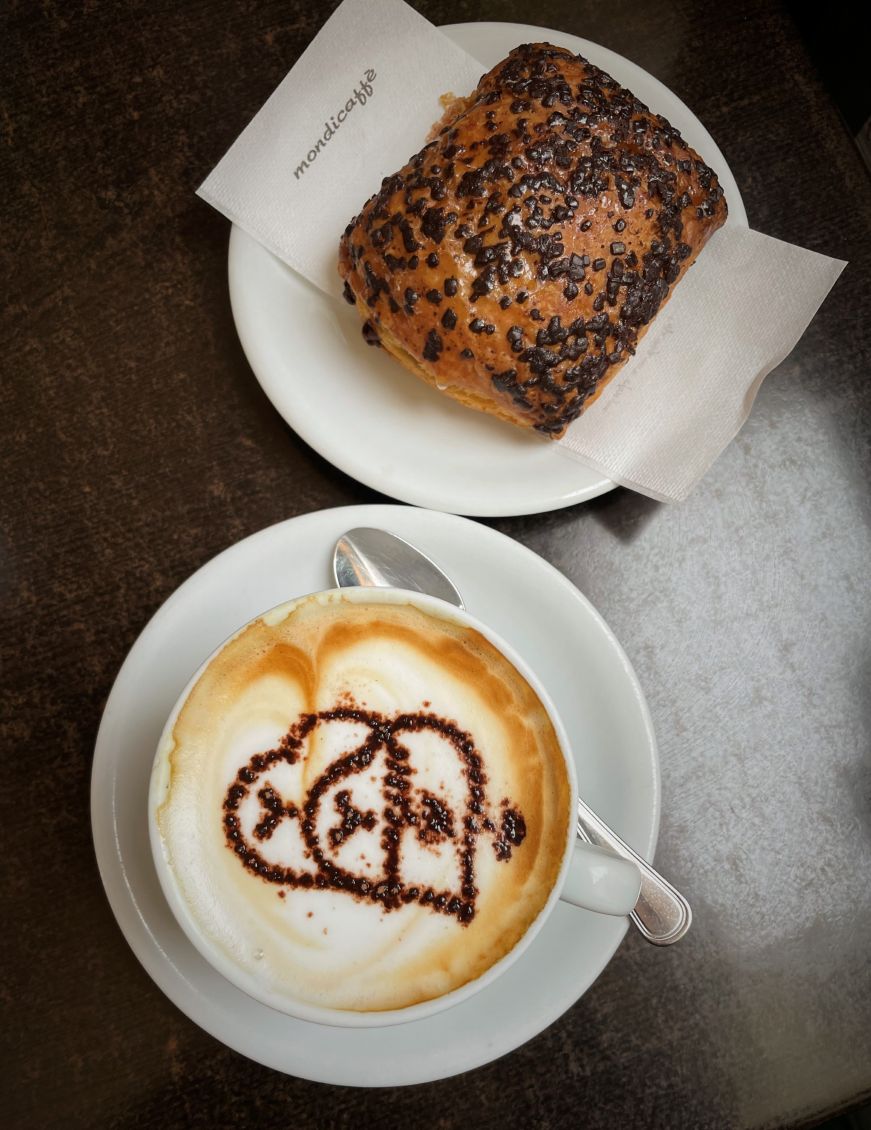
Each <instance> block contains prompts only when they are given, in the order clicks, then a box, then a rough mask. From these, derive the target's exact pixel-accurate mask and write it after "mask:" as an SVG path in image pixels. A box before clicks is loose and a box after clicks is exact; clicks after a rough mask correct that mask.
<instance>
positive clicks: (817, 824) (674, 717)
mask: <svg viewBox="0 0 871 1130" xmlns="http://www.w3.org/2000/svg"><path fill="white" fill-rule="evenodd" d="M417 6H418V8H419V10H420V11H421V12H422V14H424V15H425V16H427V17H428V18H429V19H431V20H432V21H433V22H434V23H453V22H460V21H467V20H478V19H480V20H503V21H516V22H523V23H528V24H530V23H531V24H536V25H538V26H541V27H550V28H556V29H561V30H563V31H565V32H571V33H574V34H577V35H581V36H583V37H585V38H587V39H590V40H592V41H594V42H597V43H600V44H602V45H604V46H607V47H609V48H611V49H613V50H615V51H617V52H618V53H619V54H621V55H624V56H626V57H628V58H630V59H632V60H633V61H634V62H636V63H638V64H639V65H640V66H641V67H643V68H644V69H645V70H647V71H649V72H651V73H652V74H653V75H655V76H656V77H657V78H659V79H660V80H661V81H662V82H664V83H665V84H666V85H667V86H668V87H669V88H670V89H671V90H672V91H674V92H675V93H676V94H677V95H678V96H679V97H680V98H681V99H682V100H683V101H684V102H685V103H686V104H687V105H688V106H689V107H691V109H692V110H693V111H694V112H695V113H696V114H697V115H698V117H699V118H700V119H701V120H702V121H703V122H704V123H705V125H706V126H707V128H708V129H709V131H710V132H711V134H712V135H713V137H714V138H715V139H716V141H717V143H718V145H719V146H720V148H721V150H722V152H723V154H724V155H725V157H726V160H727V161H728V163H729V166H730V167H731V169H732V171H733V173H734V175H735V177H736V180H737V182H738V184H739V186H740V188H741V191H742V194H743V198H744V202H745V205H746V208H747V212H748V215H749V220H750V224H751V226H753V227H755V228H757V229H759V230H761V231H764V232H766V233H768V234H770V235H772V236H776V237H778V238H781V239H784V240H788V241H790V242H793V243H798V244H801V245H803V246H805V247H808V248H811V249H813V250H816V251H819V252H823V253H825V254H827V255H831V256H834V257H838V258H843V259H847V260H849V266H848V268H847V269H846V271H845V272H844V274H843V276H842V277H841V279H840V280H839V282H838V283H837V285H836V287H835V289H834V290H833V292H832V294H831V295H830V296H829V298H828V300H827V301H826V303H825V304H824V306H823V307H822V309H821V310H820V312H819V314H818V315H817V317H816V318H815V319H814V321H813V323H812V324H811V326H810V328H809V329H808V331H807V333H806V334H805V335H804V337H803V338H802V340H801V342H800V343H799V345H798V346H797V348H796V349H795V350H794V352H793V353H792V354H791V356H790V357H788V358H787V360H786V361H784V362H783V363H782V364H781V365H780V366H779V367H778V368H777V369H776V370H775V371H774V372H773V373H772V374H771V375H770V376H769V377H768V379H767V380H766V381H765V383H764V385H763V387H762V389H761V392H760V394H759V397H758V400H757V403H756V406H755V409H754V411H753V413H752V416H751V417H750V420H749V422H748V423H747V425H746V426H745V427H744V429H743V430H742V431H741V433H740V434H739V436H738V438H737V439H736V440H735V441H734V442H733V443H732V444H731V445H730V446H729V448H728V449H727V450H726V451H725V453H724V454H723V455H722V457H721V458H720V459H719V460H718V461H717V463H716V464H715V465H714V466H713V468H712V469H711V471H710V472H709V473H708V475H707V476H706V477H705V478H704V479H703V480H702V482H701V483H700V484H699V486H698V487H697V489H696V490H695V492H694V493H693V494H692V496H691V497H690V499H689V500H688V501H687V502H685V503H683V504H681V505H674V506H671V505H662V504H658V503H654V502H651V501H649V500H647V499H646V498H644V497H641V496H640V495H637V494H633V493H631V492H629V491H627V490H623V489H618V490H615V491H613V492H611V493H609V494H606V495H604V496H602V497H600V498H598V499H595V500H593V501H592V502H589V503H586V504H582V505H577V506H573V507H570V508H567V509H563V510H558V511H554V512H551V513H546V514H540V515H534V516H529V517H522V518H508V519H500V520H498V521H490V522H488V524H490V525H492V526H494V527H495V528H497V529H499V530H500V531H502V532H504V533H506V534H508V535H510V536H511V537H512V538H515V539H517V540H519V541H520V542H522V543H523V544H525V545H527V546H529V547H530V548H531V549H533V550H534V551H535V552H536V553H538V554H540V555H541V556H542V557H544V558H545V559H546V560H548V561H549V562H551V563H552V564H553V565H554V566H556V568H557V569H559V570H561V571H562V572H563V573H564V574H565V575H566V577H568V578H569V579H570V580H571V581H572V582H574V584H575V585H577V586H578V587H579V588H580V589H581V590H582V591H583V592H584V593H585V594H586V595H587V596H588V597H589V599H590V600H591V601H592V602H593V604H594V605H595V606H596V607H597V608H598V609H599V611H600V612H601V613H602V615H603V616H604V617H605V619H606V620H607V621H608V623H609V624H610V625H611V627H612V628H613V629H614V631H615V633H616V635H617V636H618V638H619V639H620V641H621V643H622V644H623V646H624V648H625V650H626V651H627V653H628V655H629V658H630V660H631V661H632V663H633V665H634V667H635V669H636V671H637V673H638V676H639V679H640V682H641V685H642V686H643V688H644V691H645V694H646V697H647V701H648V703H649V706H650V710H651V713H652V716H653V722H654V725H655V729H656V733H657V737H658V742H659V749H660V758H661V770H662V793H663V807H662V824H661V831H660V838H659V846H658V851H657V862H658V864H659V865H660V866H661V867H662V869H663V870H664V871H665V872H666V873H667V874H669V875H670V876H671V877H673V879H674V881H675V882H676V884H677V885H678V886H679V887H681V888H682V889H683V890H684V891H686V893H687V895H688V896H689V898H690V900H691V902H692V903H693V906H694V909H695V922H694V925H693V929H692V930H691V932H690V934H689V935H688V936H687V937H686V939H684V941H682V942H681V943H680V944H679V945H677V946H675V947H673V948H671V949H662V950H657V949H654V948H652V947H650V946H647V945H645V943H644V942H642V941H641V940H640V939H639V938H638V937H637V936H632V935H630V936H627V938H626V940H625V942H624V943H623V944H622V946H621V947H620V949H619V950H618V952H617V954H616V956H615V957H614V959H613V960H612V961H611V963H610V964H609V965H608V966H607V968H606V969H605V971H604V973H603V974H602V975H601V977H600V978H599V979H598V980H597V981H596V983H595V984H594V986H593V987H592V988H591V989H590V990H589V992H587V993H586V994H585V995H584V996H583V997H582V998H581V1000H580V1001H578V1002H577V1003H576V1004H575V1005H573V1006H572V1007H571V1008H569V1009H568V1011H566V1013H565V1014H564V1015H563V1016H562V1017H561V1018H560V1019H559V1020H557V1021H556V1022H555V1023H554V1024H553V1025H552V1026H551V1027H550V1028H548V1029H547V1030H546V1031H544V1032H543V1033H542V1034H541V1035H539V1036H538V1037H536V1038H535V1039H533V1040H532V1041H531V1042H529V1043H528V1044H526V1045H524V1046H523V1047H521V1048H520V1049H518V1050H517V1051H515V1052H513V1053H511V1054H509V1055H507V1056H505V1057H503V1058H501V1059H499V1060H497V1061H495V1062H492V1063H490V1064H489V1065H487V1066H485V1067H482V1068H479V1069H477V1070H475V1071H472V1072H468V1073H466V1074H463V1075H460V1076H457V1077H455V1078H453V1079H449V1080H444V1081H441V1082H436V1083H431V1084H426V1085H420V1086H412V1087H408V1088H402V1089H371V1090H369V1089H362V1088H361V1089H357V1088H338V1087H330V1086H326V1085H322V1084H316V1083H312V1082H307V1081H305V1080H301V1079H297V1078H293V1077H291V1076H287V1075H283V1074H280V1073H278V1072H275V1071H272V1070H270V1069H268V1068H266V1067H262V1066H260V1065H259V1064H257V1063H253V1062H251V1061H249V1060H247V1059H245V1058H244V1057H242V1056H241V1055H239V1054H237V1053H236V1052H234V1051H232V1050H230V1049H228V1048H227V1047H225V1046H224V1045H223V1044H221V1043H219V1042H218V1041H216V1040H215V1039H213V1038H212V1037H211V1036H209V1035H207V1034H206V1033H205V1032H203V1031H202V1030H200V1029H199V1028H198V1027H197V1026H196V1025H195V1024H194V1023H192V1022H191V1021H190V1020H189V1019H187V1017H186V1016H184V1015H183V1014H182V1013H181V1012H179V1011H178V1010H177V1009H176V1008H175V1007H174V1006H173V1005H172V1004H171V1003H170V1002H169V1001H168V1000H167V999H166V998H165V997H164V996H163V995H162V993H161V992H160V990H159V989H158V988H157V986H156V985H155V984H154V983H153V982H152V981H151V979H150V978H149V977H148V975H147V974H146V973H145V971H144V970H143V968H142V967H141V966H140V965H139V963H138V962H137V960H136V958H135V957H134V955H133V953H132V952H131V950H130V949H129V948H128V946H127V944H126V943H125V940H124V938H123V936H122V934H121V932H120V930H119V929H118V926H117V924H116V922H115V919H114V918H113V916H112V913H111V911H110V908H109V905H108V903H107V900H106V897H105V895H104V892H103V888H102V886H101V883H100V878H99V875H98V871H97V866H96V862H95V858H94V851H93V846H92V842H91V830H90V818H89V777H90V770H91V761H92V756H93V749H94V741H95V737H96V733H97V728H98V726H99V723H100V717H101V713H102V710H103V706H104V704H105V701H106V698H107V695H108V693H109V691H110V689H111V687H112V684H113V681H114V679H115V676H116V674H117V671H118V669H119V667H120V665H121V663H122V661H123V659H124V657H125V655H126V653H127V652H128V650H129V649H130V647H131V646H132V644H133V642H134V640H135V639H136V637H137V636H138V634H139V632H140V631H141V630H142V628H143V626H144V625H145V624H146V622H147V621H148V619H149V617H150V616H151V615H152V614H153V613H154V612H155V610H156V609H157V608H158V607H159V606H160V605H161V603H162V602H163V601H164V600H166V598H167V597H169V596H170V594H171V593H172V592H173V591H174V590H175V589H176V588H177V587H178V586H179V585H180V584H181V582H182V581H184V580H185V579H186V578H187V577H188V576H189V575H190V574H191V573H192V572H194V571H195V570H196V569H197V568H198V567H199V566H200V565H202V564H203V563H204V562H206V561H208V560H209V559H210V558H211V557H213V556H214V555H215V554H216V553H218V552H219V551H220V550H222V549H224V548H225V547H227V546H229V545H231V544H232V543H234V542H236V541H238V540H239V539H241V538H243V537H245V536H246V535H248V534H250V533H253V532H255V531H257V530H260V529H262V528H264V527H266V526H268V525H270V524H272V523H275V522H277V521H280V520H282V519H285V518H289V517H292V516H294V515H297V514H303V513H307V512H309V511H314V510H318V509H321V508H325V507H332V506H338V505H347V504H354V503H362V502H369V501H376V500H380V496H377V495H375V494H374V493H373V492H372V491H371V490H369V489H368V488H367V487H365V486H363V485H361V484H360V483H357V482H355V481H353V480H352V479H350V478H347V477H346V476H344V475H343V474H341V473H340V472H339V471H337V470H335V469H334V468H332V467H331V466H330V465H329V464H327V463H326V462H325V461H324V460H322V459H321V458H320V457H319V456H318V455H317V454H316V453H314V452H313V451H312V450H311V449H309V448H308V447H307V446H306V445H305V444H304V443H303V442H302V441H301V440H300V439H299V438H298V437H297V436H296V435H295V434H294V433H293V432H292V431H291V430H290V429H289V428H288V427H287V426H286V425H285V424H284V423H283V422H282V420H281V418H280V416H279V415H278V413H277V412H276V411H275V410H274V409H273V407H272V405H271V404H270V402H269V401H268V400H267V398H266V396H265V395H264V394H263V392H262V391H261V390H260V387H259V385H258V384H257V381H256V380H255V378H254V376H253V374H252V372H251V370H250V369H249V367H248V365H247V363H246V361H245V358H244V356H243V353H242V350H241V347H240V345H239V342H238V339H237V336H236V333H235V330H234V325H233V320H232V317H231V313H230V308H229V300H228V293H227V283H226V258H227V238H228V225H227V223H226V221H225V220H223V218H222V217H221V216H219V215H218V214H217V213H216V212H214V211H213V210H211V209H210V208H208V207H207V206H206V205H205V204H203V203H202V202H201V201H200V200H198V199H197V198H196V197H195V195H194V189H195V187H196V186H197V185H198V184H199V183H200V181H201V180H202V178H203V177H204V175H205V174H206V173H207V172H208V171H209V169H210V168H211V167H212V166H213V165H214V163H215V162H216V161H217V159H218V158H219V157H220V156H221V154H222V153H223V152H224V150H225V149H226V147H227V146H228V144H229V143H230V142H231V141H232V140H233V138H234V137H235V136H236V135H237V134H238V132H239V131H240V129H241V128H242V127H243V126H244V125H245V123H246V122H247V121H248V120H249V119H250V117H251V116H252V115H253V113H254V112H255V111H256V110H257V109H258V107H259V106H260V105H261V104H262V103H263V101H264V100H265V99H266V97H267V96H268V95H269V93H270V92H271V91H272V89H274V87H275V86H276V85H277V83H278V82H279V81H280V79H281V78H282V77H283V76H284V74H285V73H286V72H287V70H288V69H289V68H290V67H291V66H292V64H293V63H294V61H295V60H296V59H297V57H298V56H299V54H300V53H301V52H302V50H303V49H304V47H305V46H306V44H307V43H308V42H309V40H310V39H311V38H312V36H313V35H314V34H315V33H316V31H317V29H318V27H319V26H320V24H321V23H322V22H323V20H324V19H325V18H326V15H327V14H328V12H329V11H330V10H331V7H332V5H329V4H325V5H322V6H319V5H316V4H306V3H302V2H301V0H283V2H282V3H276V2H273V0H209V2H205V0H181V2H180V3H178V4H173V5H156V4H153V3H146V2H144V0H117V2H115V3H104V2H102V0H89V2H84V0H82V2H81V3H79V2H76V3H55V2H52V0H44V2H43V3H40V4H27V3H21V2H11V3H9V4H7V5H5V6H4V12H3V15H2V20H3V24H4V25H5V30H4V33H3V35H2V37H0V39H2V43H3V46H2V48H0V52H2V58H3V73H4V91H3V117H2V133H3V145H2V167H3V174H4V184H5V205H6V207H5V209H4V212H5V218H4V223H3V228H2V273H3V279H4V283H5V286H4V290H5V301H4V313H3V323H2V335H3V352H4V373H3V382H2V391H0V406H2V407H0V427H2V434H3V442H2V448H0V468H2V472H0V483H2V507H3V527H2V530H3V532H2V537H3V541H2V549H0V589H2V600H3V610H2V616H3V631H2V638H0V649H2V717H0V729H2V735H3V760H2V765H3V773H4V795H5V797H6V801H5V803H6V805H7V806H8V807H7V809H6V813H5V818H4V820H3V823H2V830H3V862H2V872H3V879H2V907H3V915H2V917H3V922H4V930H3V960H2V963H0V994H2V1000H3V1006H4V1023H3V1034H4V1044H5V1049H4V1051H3V1054H2V1063H3V1068H4V1074H5V1076H6V1079H5V1082H4V1085H3V1107H4V1115H5V1119H4V1121H5V1123H6V1125H9V1126H15V1127H19V1126H21V1127H24V1126H28V1127H29V1126H39V1127H43V1126H46V1127H47V1126H60V1125H63V1126H100V1127H102V1126H114V1127H137V1128H145V1127H160V1128H167V1127H174V1126H237V1125H238V1126H247V1125H251V1126H257V1127H267V1126H294V1127H298V1128H303V1127H323V1126H345V1125H348V1126H352V1125H353V1126H377V1127H393V1126H412V1127H416V1126H438V1127H454V1126H458V1127H459V1126H461V1125H462V1126H466V1125H469V1124H471V1123H474V1124H476V1125H481V1126H500V1127H514V1126H516V1127H527V1126H542V1127H564V1126H576V1125H584V1126H591V1127H599V1126H601V1127H624V1126H625V1127H629V1126H631V1127H635V1126H638V1127H687V1128H702V1127H712V1128H713V1127H740V1128H756V1127H767V1126H795V1125H810V1124H814V1123H816V1122H818V1121H819V1120H821V1119H822V1118H824V1117H825V1116H826V1115H828V1114H830V1113H834V1112H839V1111H843V1110H846V1109H847V1108H849V1107H850V1106H852V1105H854V1104H857V1103H860V1102H861V1101H863V1100H865V1099H867V1098H868V1097H869V1095H871V742H869V736H871V694H869V669H871V653H869V639H871V636H869V619H871V617H869V610H871V601H869V571H871V570H869V563H871V536H869V493H868V484H869V468H871V451H869V436H871V378H869V362H871V357H869V352H871V351H869V346H871V299H869V277H871V276H869V266H871V184H869V179H868V175H867V172H866V170H865V168H864V166H863V164H862V162H861V159H860V156H859V153H858V151H857V150H856V148H855V147H854V145H853V142H852V139H851V137H850V134H849V132H848V131H847V129H846V127H845V125H844V123H843V122H842V120H841V118H840V117H839V115H838V113H837V110H836V108H835V105H834V103H833V101H832V99H831V97H830V95H829V93H828V92H827V89H826V87H825V86H824V84H823V81H822V79H821V76H820V73H819V71H818V70H817V69H816V67H815V64H814V63H813V62H812V59H811V55H810V54H809V51H808V48H807V47H806V46H805V44H804V42H803V40H802V38H801V36H800V34H799V32H798V29H797V27H796V25H795V24H794V23H793V21H792V19H791V17H790V15H789V13H788V10H787V9H785V8H784V7H783V6H782V5H781V4H779V3H776V2H774V0H762V2H756V3H754V2H751V0H738V2H736V3H734V4H719V5H712V4H708V3H700V2H698V0H675V2H674V3H673V4H670V5H666V4H657V3H652V2H647V0H641V2H633V3H629V2H627V0H614V2H613V3H610V4H603V3H595V4H594V3H591V2H589V0H573V2H571V3H569V2H566V0H541V2H539V3H538V4H536V5H534V6H532V5H529V4H526V3H521V2H519V0H510V2H506V3H503V4H500V3H496V2H495V0H493V2H490V0H484V2H482V3H475V4H472V3H468V2H466V0H419V3H418V5H417ZM857 57H858V56H857ZM844 58H845V63H844V65H845V66H849V65H850V62H849V60H850V58H851V56H850V46H849V35H848V29H846V28H845V39H844ZM783 285H784V286H789V279H784V280H783Z"/></svg>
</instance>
